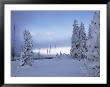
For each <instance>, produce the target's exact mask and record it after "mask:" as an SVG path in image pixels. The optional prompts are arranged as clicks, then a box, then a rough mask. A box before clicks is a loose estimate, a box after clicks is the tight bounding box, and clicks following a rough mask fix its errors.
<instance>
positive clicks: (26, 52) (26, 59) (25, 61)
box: [20, 30, 33, 66]
mask: <svg viewBox="0 0 110 87" xmlns="http://www.w3.org/2000/svg"><path fill="white" fill-rule="evenodd" d="M32 47H33V44H32V36H31V34H30V32H29V31H28V30H25V31H24V46H23V49H22V52H21V61H20V65H21V66H24V65H30V66H32V56H33V51H32Z"/></svg>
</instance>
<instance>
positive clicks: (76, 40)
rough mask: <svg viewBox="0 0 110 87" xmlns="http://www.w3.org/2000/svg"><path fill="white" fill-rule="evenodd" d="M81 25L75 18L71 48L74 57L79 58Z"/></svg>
mask: <svg viewBox="0 0 110 87" xmlns="http://www.w3.org/2000/svg"><path fill="white" fill-rule="evenodd" d="M79 45H80V43H79V26H78V21H77V20H74V24H73V32H72V38H71V50H70V54H71V56H72V58H78V57H79V49H78V48H79Z"/></svg>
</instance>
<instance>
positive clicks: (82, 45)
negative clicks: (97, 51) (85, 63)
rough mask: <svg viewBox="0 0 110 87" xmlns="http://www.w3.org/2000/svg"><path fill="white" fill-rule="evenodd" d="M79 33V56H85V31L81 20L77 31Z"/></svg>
mask: <svg viewBox="0 0 110 87" xmlns="http://www.w3.org/2000/svg"><path fill="white" fill-rule="evenodd" d="M79 35H80V38H79V39H80V51H81V58H85V57H86V51H87V47H86V40H87V39H86V32H85V27H84V24H83V22H81V25H80V31H79Z"/></svg>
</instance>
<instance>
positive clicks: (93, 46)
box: [87, 12, 100, 60]
mask: <svg viewBox="0 0 110 87" xmlns="http://www.w3.org/2000/svg"><path fill="white" fill-rule="evenodd" d="M87 48H88V52H87V58H88V59H90V60H99V58H100V14H99V12H95V13H94V16H93V19H92V20H91V24H90V26H89V34H88V40H87Z"/></svg>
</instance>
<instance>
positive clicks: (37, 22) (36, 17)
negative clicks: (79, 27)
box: [11, 11, 94, 48]
mask: <svg viewBox="0 0 110 87" xmlns="http://www.w3.org/2000/svg"><path fill="white" fill-rule="evenodd" d="M93 13H94V11H12V12H11V30H12V34H11V35H12V37H13V29H14V24H15V38H16V46H17V47H20V45H21V44H23V43H22V42H23V31H24V30H25V29H27V30H29V31H30V32H31V35H32V39H33V45H34V48H44V47H49V45H50V44H51V45H52V46H54V45H55V44H56V46H60V47H61V46H63V47H68V46H71V36H72V30H73V26H72V25H73V22H74V19H77V20H78V22H79V24H80V23H81V22H83V23H84V24H85V29H86V30H87V29H88V26H89V24H90V21H91V19H92V16H93Z"/></svg>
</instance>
